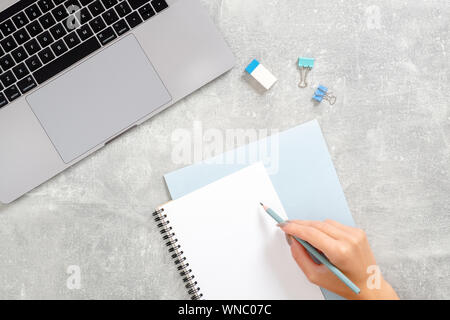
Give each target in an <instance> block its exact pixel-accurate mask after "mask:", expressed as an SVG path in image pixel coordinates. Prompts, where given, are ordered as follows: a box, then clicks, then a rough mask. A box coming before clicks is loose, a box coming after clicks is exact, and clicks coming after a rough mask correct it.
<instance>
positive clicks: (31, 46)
mask: <svg viewBox="0 0 450 320" xmlns="http://www.w3.org/2000/svg"><path fill="white" fill-rule="evenodd" d="M23 46H24V47H25V50H27V52H28V54H29V55H30V56H31V55H33V54H35V53H37V52H38V51H39V50H41V46H40V45H39V43H38V42H37V41H36V39H31V40H30V41H28V42H27V43H25V44H24V45H23Z"/></svg>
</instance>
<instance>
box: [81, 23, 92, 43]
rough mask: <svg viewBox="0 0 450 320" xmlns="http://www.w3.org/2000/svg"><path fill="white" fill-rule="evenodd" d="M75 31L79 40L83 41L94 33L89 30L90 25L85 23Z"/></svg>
mask: <svg viewBox="0 0 450 320" xmlns="http://www.w3.org/2000/svg"><path fill="white" fill-rule="evenodd" d="M77 33H78V36H79V37H80V39H81V41H84V40H86V39H88V38H90V37H92V36H93V35H94V33H93V32H92V30H91V27H89V25H88V24H85V25H84V26H81V27H80V28H79V29H77Z"/></svg>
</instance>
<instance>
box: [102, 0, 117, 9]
mask: <svg viewBox="0 0 450 320" xmlns="http://www.w3.org/2000/svg"><path fill="white" fill-rule="evenodd" d="M117 2H118V1H117V0H102V3H103V5H104V6H105V8H106V9H109V8H112V7H114V6H115V5H116V4H117Z"/></svg>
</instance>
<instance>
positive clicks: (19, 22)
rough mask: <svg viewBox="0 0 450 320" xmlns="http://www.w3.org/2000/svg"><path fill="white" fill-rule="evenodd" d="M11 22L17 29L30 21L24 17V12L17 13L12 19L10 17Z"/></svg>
mask: <svg viewBox="0 0 450 320" xmlns="http://www.w3.org/2000/svg"><path fill="white" fill-rule="evenodd" d="M12 21H13V22H14V24H15V25H16V27H17V29H20V28H22V27H23V26H25V25H26V24H27V23H28V22H30V20H28V18H27V16H26V15H25V12H19V13H18V14H16V15H15V16H14V17H12Z"/></svg>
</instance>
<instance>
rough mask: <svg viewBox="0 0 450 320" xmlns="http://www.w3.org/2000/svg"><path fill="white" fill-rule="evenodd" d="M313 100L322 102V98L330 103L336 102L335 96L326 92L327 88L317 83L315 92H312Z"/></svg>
mask: <svg viewBox="0 0 450 320" xmlns="http://www.w3.org/2000/svg"><path fill="white" fill-rule="evenodd" d="M313 100H315V101H317V102H319V103H320V102H322V101H323V100H326V101H328V102H329V103H330V104H331V105H333V104H335V103H336V100H337V98H336V96H334V95H333V94H332V93H330V92H328V88H327V87H324V86H322V85H319V87H318V88H317V90H316V92H314V96H313Z"/></svg>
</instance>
